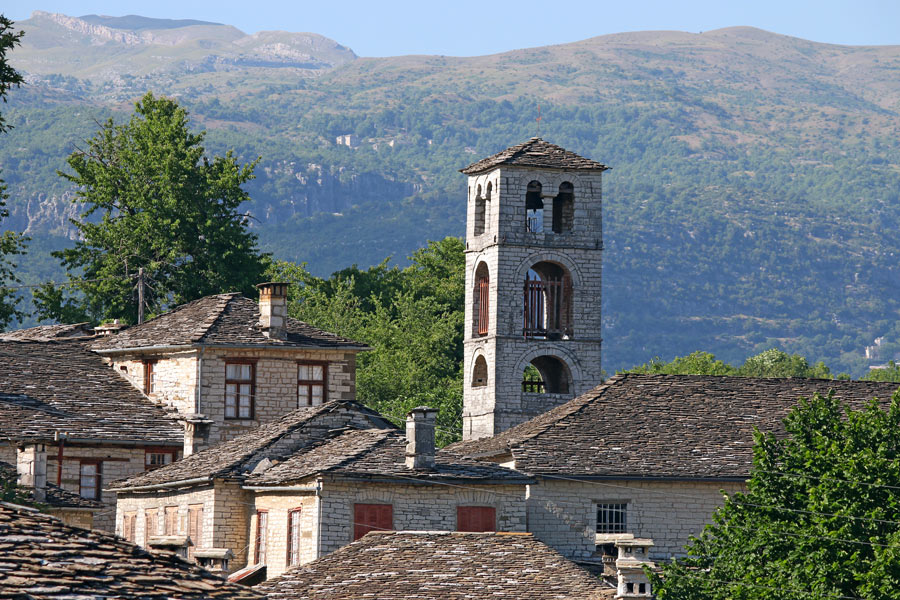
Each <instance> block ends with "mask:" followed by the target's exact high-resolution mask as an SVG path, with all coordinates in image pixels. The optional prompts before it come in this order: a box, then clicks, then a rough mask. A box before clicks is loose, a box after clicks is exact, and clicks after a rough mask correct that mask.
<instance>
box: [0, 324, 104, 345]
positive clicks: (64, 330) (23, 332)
mask: <svg viewBox="0 0 900 600" xmlns="http://www.w3.org/2000/svg"><path fill="white" fill-rule="evenodd" d="M93 334H94V330H93V329H92V328H91V327H90V324H89V323H73V324H68V323H62V324H57V325H38V326H37V327H29V328H27V329H16V330H13V331H5V332H3V333H0V339H3V340H23V341H29V340H30V341H37V342H46V341H48V340H59V339H66V338H81V337H90V336H92V335H93Z"/></svg>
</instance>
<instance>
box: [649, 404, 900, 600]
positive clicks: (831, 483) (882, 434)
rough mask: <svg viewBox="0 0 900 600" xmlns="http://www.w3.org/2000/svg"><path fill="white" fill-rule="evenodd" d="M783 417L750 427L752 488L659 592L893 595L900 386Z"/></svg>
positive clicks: (898, 551) (660, 581) (899, 499)
mask: <svg viewBox="0 0 900 600" xmlns="http://www.w3.org/2000/svg"><path fill="white" fill-rule="evenodd" d="M785 427H786V430H787V434H788V435H787V436H786V437H784V436H779V437H776V436H774V435H772V434H762V433H759V432H756V434H755V446H754V455H753V471H752V477H751V479H750V481H749V482H748V484H747V492H746V493H736V494H734V495H732V496H728V497H726V500H725V505H724V506H723V507H722V508H720V509H719V510H718V511H716V513H715V515H714V517H713V523H712V524H711V525H709V526H707V528H706V529H705V530H704V532H703V533H702V534H701V536H700V537H699V538H694V539H693V540H691V542H690V544H689V546H688V553H689V554H688V557H687V558H685V559H681V560H678V561H675V562H674V563H671V564H669V565H666V566H665V567H663V572H662V575H663V576H662V577H661V578H660V577H656V578H655V585H656V591H657V594H658V597H659V598H660V599H662V600H669V599H671V600H675V599H690V600H701V599H702V600H707V599H708V600H718V599H721V600H726V599H743V600H751V599H753V600H755V599H760V600H761V599H772V600H775V599H781V598H798V599H799V598H822V599H826V598H885V599H890V598H900V496H898V494H897V490H898V489H900V462H898V460H897V456H898V455H900V394H895V395H894V398H893V400H892V401H891V403H890V406H889V407H888V408H886V409H882V408H881V407H880V406H879V404H878V403H877V402H875V401H873V402H871V403H869V404H868V405H867V406H865V407H863V408H861V409H860V410H850V409H848V408H847V407H844V406H842V405H841V403H840V402H839V401H838V400H837V399H835V398H834V397H833V396H831V395H829V396H827V397H823V396H819V395H816V396H814V397H813V398H811V399H809V400H802V401H801V402H800V403H799V404H798V406H797V407H795V408H794V410H793V411H792V412H791V413H790V414H789V415H788V417H787V418H786V419H785Z"/></svg>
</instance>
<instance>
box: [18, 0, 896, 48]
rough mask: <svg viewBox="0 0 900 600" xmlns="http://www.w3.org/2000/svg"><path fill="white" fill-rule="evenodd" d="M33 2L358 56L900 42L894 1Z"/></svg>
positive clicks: (21, 13)
mask: <svg viewBox="0 0 900 600" xmlns="http://www.w3.org/2000/svg"><path fill="white" fill-rule="evenodd" d="M10 5H11V6H10ZM32 10H46V11H50V12H60V13H64V14H67V15H71V16H81V15H85V14H92V13H96V14H105V15H114V16H121V15H126V14H139V15H143V16H147V17H160V18H172V19H201V20H206V21H216V22H220V23H227V24H229V25H234V26H235V27H238V28H239V29H241V30H243V31H245V32H247V33H253V32H256V31H260V30H268V29H282V30H287V31H312V32H315V33H321V34H322V35H325V36H328V37H330V38H333V39H335V40H337V41H338V42H340V43H342V44H344V45H347V46H349V47H351V48H352V49H353V50H354V51H355V52H356V53H357V54H359V55H360V56H394V55H399V54H447V55H456V56H475V55H480V54H490V53H494V52H503V51H505V50H512V49H515V48H527V47H533V46H544V45H548V44H557V43H563V42H572V41H576V40H581V39H585V38H589V37H593V36H595V35H603V34H607V33H618V32H622V31H641V30H648V29H677V30H681V31H694V32H698V31H708V30H710V29H717V28H720V27H729V26H733V25H751V26H754V27H759V28H762V29H767V30H769V31H774V32H776V33H783V34H787V35H793V36H796V37H801V38H805V39H809V40H814V41H819V42H829V43H834V44H855V45H866V44H876V45H882V44H900V0H856V1H846V0H817V1H809V0H754V1H750V0H680V1H679V0H647V1H642V0H619V1H617V2H610V1H608V0H586V1H577V0H572V1H568V0H557V1H555V2H553V1H547V0H544V1H542V2H537V1H532V0H521V1H518V2H497V1H496V0H495V1H493V2H491V1H489V0H481V1H474V0H454V1H451V2H429V1H428V0H418V1H416V2H407V1H392V0H366V1H356V0H353V1H347V0H315V1H312V2H311V1H309V0H294V1H292V2H287V1H280V2H270V1H266V0H261V1H260V0H257V1H255V2H254V1H250V2H247V1H242V2H233V1H229V0H219V1H211V0H188V1H184V0H181V1H177V2H176V1H175V0H155V1H154V2H146V0H142V1H140V2H138V1H136V0H43V1H37V2H35V1H32V0H17V1H15V2H11V3H8V4H7V6H6V7H5V8H0V12H4V13H5V14H6V16H8V17H10V18H12V19H15V20H22V19H26V18H28V16H29V15H30V14H31V11H32Z"/></svg>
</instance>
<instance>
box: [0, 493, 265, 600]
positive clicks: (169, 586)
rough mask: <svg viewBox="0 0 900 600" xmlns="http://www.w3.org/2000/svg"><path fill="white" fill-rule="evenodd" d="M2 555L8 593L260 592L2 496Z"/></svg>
mask: <svg viewBox="0 0 900 600" xmlns="http://www.w3.org/2000/svg"><path fill="white" fill-rule="evenodd" d="M0 556H2V557H3V564H2V565H0V588H2V595H3V596H4V597H8V598H22V599H25V598H40V599H47V600H50V599H54V598H59V599H64V598H65V599H72V598H122V599H130V598H134V599H137V598H141V599H146V600H169V599H171V598H181V599H183V600H191V599H197V600H200V599H217V598H222V599H225V598H233V599H235V600H243V599H246V600H252V599H262V598H264V596H262V595H261V594H259V593H257V592H255V591H253V590H251V589H249V588H246V587H244V586H242V585H238V584H234V583H228V582H226V581H225V580H223V579H221V578H219V577H217V576H215V575H213V574H211V573H209V572H207V571H204V570H203V569H201V568H200V567H197V566H194V565H191V564H188V563H187V562H185V561H184V560H182V559H180V558H178V557H177V556H175V555H174V554H150V553H149V552H147V551H145V550H143V549H141V548H139V547H138V546H135V545H133V544H130V543H128V542H126V541H124V540H122V539H121V538H118V537H116V536H114V535H110V534H107V533H102V532H99V531H88V530H86V529H79V528H77V527H71V526H68V525H65V524H63V523H62V521H60V520H59V519H56V518H54V517H51V516H49V515H45V514H42V513H40V512H37V511H36V510H34V509H29V508H25V507H21V506H16V505H13V504H7V503H0Z"/></svg>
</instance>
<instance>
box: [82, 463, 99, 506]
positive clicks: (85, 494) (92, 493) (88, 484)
mask: <svg viewBox="0 0 900 600" xmlns="http://www.w3.org/2000/svg"><path fill="white" fill-rule="evenodd" d="M102 466H103V463H102V462H100V461H81V470H80V481H79V489H78V493H79V494H81V497H82V498H89V499H91V500H99V499H100V489H101V486H102V483H101V480H102Z"/></svg>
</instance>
